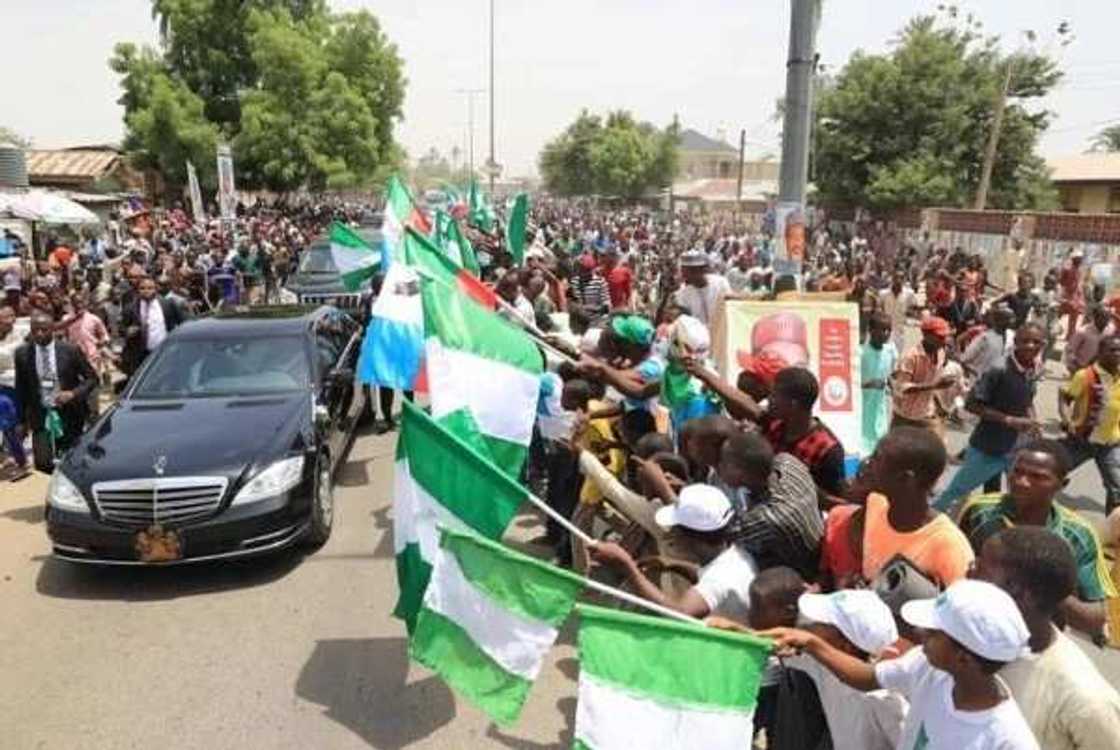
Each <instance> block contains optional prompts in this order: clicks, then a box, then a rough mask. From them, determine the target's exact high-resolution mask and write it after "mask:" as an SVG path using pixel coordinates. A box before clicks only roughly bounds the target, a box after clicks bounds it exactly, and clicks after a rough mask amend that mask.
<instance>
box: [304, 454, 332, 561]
mask: <svg viewBox="0 0 1120 750" xmlns="http://www.w3.org/2000/svg"><path fill="white" fill-rule="evenodd" d="M333 524H334V477H333V476H332V475H331V461H330V458H329V457H328V456H327V455H325V454H323V453H320V454H319V457H318V459H317V460H316V462H315V492H314V495H313V496H312V498H311V525H310V526H309V527H308V530H307V543H308V544H310V545H312V546H315V547H318V546H321V545H323V544H326V541H327V540H328V539H330V536H331V526H332V525H333Z"/></svg>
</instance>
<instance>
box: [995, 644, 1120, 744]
mask: <svg viewBox="0 0 1120 750" xmlns="http://www.w3.org/2000/svg"><path fill="white" fill-rule="evenodd" d="M999 676H1000V677H1002V678H1003V679H1004V681H1005V682H1007V686H1008V687H1010V688H1011V694H1012V695H1013V696H1015V702H1016V703H1018V704H1019V708H1020V710H1021V711H1022V712H1023V716H1025V717H1026V719H1027V723H1028V724H1029V725H1030V727H1031V730H1033V731H1034V735H1035V737H1037V738H1038V742H1039V744H1040V745H1042V746H1043V747H1044V748H1046V750H1075V749H1076V750H1112V749H1113V748H1116V747H1120V694H1118V693H1117V692H1116V688H1114V687H1113V686H1112V685H1110V684H1108V681H1107V680H1105V679H1104V677H1102V676H1101V673H1100V672H1099V671H1097V668H1096V667H1095V666H1093V663H1092V662H1091V661H1090V660H1089V657H1088V656H1086V655H1085V652H1084V651H1082V650H1081V649H1080V647H1078V645H1077V644H1076V643H1074V642H1073V641H1072V640H1070V639H1069V638H1067V637H1066V636H1065V635H1063V634H1062V633H1061V632H1059V631H1058V629H1057V628H1055V629H1054V641H1053V642H1052V643H1051V644H1050V646H1049V647H1048V648H1047V649H1046V650H1045V651H1043V652H1042V653H1040V654H1028V655H1027V656H1024V657H1023V658H1021V659H1019V660H1018V661H1014V662H1012V663H1011V664H1008V665H1007V666H1006V667H1004V668H1003V669H1001V670H1000V673H999Z"/></svg>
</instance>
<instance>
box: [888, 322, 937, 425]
mask: <svg viewBox="0 0 1120 750" xmlns="http://www.w3.org/2000/svg"><path fill="white" fill-rule="evenodd" d="M944 367H945V350H944V349H941V350H940V351H938V353H937V359H936V360H935V359H933V358H931V357H930V356H929V355H928V354H926V350H925V349H924V348H922V344H921V342H920V341H919V342H918V344H917V345H915V346H914V348H913V349H911V350H910V351H908V352H906V355H905V356H904V357H903V358H902V360H901V361H900V362H899V363H898V368H897V369H896V370H895V374H894V375H895V381H896V382H897V383H898V385H899V387H898V388H897V389H896V390H895V391H894V413H895V414H897V415H898V416H900V417H904V418H906V419H912V420H923V419H930V418H931V417H933V416H934V414H935V412H934V407H933V397H934V394H935V393H936V392H935V391H920V392H918V393H903V392H902V390H903V389H902V386H905V385H906V384H908V383H913V384H914V385H928V384H930V383H932V382H934V381H935V380H937V379H938V378H939V377H941V375H942V368H944Z"/></svg>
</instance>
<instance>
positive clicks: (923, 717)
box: [760, 580, 1039, 750]
mask: <svg viewBox="0 0 1120 750" xmlns="http://www.w3.org/2000/svg"><path fill="white" fill-rule="evenodd" d="M902 618H903V620H905V621H906V622H907V623H908V624H910V625H912V626H913V627H917V628H921V629H923V630H925V631H926V632H927V636H926V640H925V642H924V643H923V645H922V647H921V648H914V649H911V650H910V651H909V652H907V653H906V655H905V656H902V657H900V658H898V659H891V660H888V661H881V662H879V663H877V664H874V665H872V664H869V663H868V662H866V661H864V660H863V659H860V658H858V657H856V656H853V655H851V654H849V653H845V652H844V651H843V650H842V649H839V648H837V647H836V646H834V645H832V644H830V643H829V642H828V641H826V640H825V639H824V638H821V637H820V636H819V635H816V634H814V633H812V632H809V631H806V630H797V629H793V628H776V629H773V630H768V631H763V632H762V633H760V635H762V636H764V637H768V638H773V639H774V640H775V641H776V644H777V648H778V652H779V654H786V655H791V654H796V653H799V652H804V653H806V654H808V655H809V656H811V657H812V658H813V659H815V660H816V661H817V662H819V663H820V664H821V665H822V666H823V667H824V668H826V669H827V670H828V671H830V672H832V674H834V675H835V676H836V677H837V678H839V679H840V680H841V681H842V682H844V683H845V684H847V685H849V686H851V687H853V688H855V689H856V690H862V691H864V692H867V691H871V690H879V689H884V688H885V689H887V690H890V691H893V692H896V693H899V694H901V695H902V696H903V697H905V698H906V699H908V700H909V702H910V711H909V713H908V714H907V716H906V721H905V723H904V724H903V727H902V733H901V739H900V740H899V742H898V745H897V746H898V747H900V748H906V750H910V748H960V749H961V750H964V749H965V748H967V750H1032V749H1034V748H1038V747H1039V745H1038V742H1037V741H1036V740H1035V738H1034V735H1033V734H1032V732H1031V729H1030V727H1029V726H1028V724H1027V721H1026V719H1024V718H1023V714H1022V712H1021V711H1020V710H1019V707H1018V706H1017V705H1016V703H1015V700H1014V698H1012V696H1011V692H1010V690H1009V689H1008V687H1007V684H1006V683H1005V682H1004V681H1003V680H1001V679H1000V678H999V677H998V676H997V672H999V670H1000V669H1001V668H1003V667H1004V666H1005V665H1006V664H1008V663H1010V662H1013V661H1015V659H1017V658H1018V657H1019V655H1020V654H1021V653H1022V651H1023V649H1024V648H1025V647H1026V645H1027V641H1028V639H1029V638H1030V633H1029V631H1028V630H1027V625H1026V623H1025V622H1024V621H1023V617H1022V615H1020V614H1019V608H1018V607H1017V606H1016V604H1015V602H1014V601H1013V600H1012V599H1011V597H1010V596H1009V595H1008V594H1007V593H1006V592H1004V591H1003V590H1002V589H1000V588H998V587H996V586H993V585H992V584H990V583H986V582H983V581H973V580H963V581H958V582H957V583H955V584H953V585H952V586H950V587H949V588H948V589H946V590H945V592H944V593H943V594H941V595H940V596H938V597H937V598H936V599H919V600H915V601H910V602H907V603H906V604H904V605H903V607H902Z"/></svg>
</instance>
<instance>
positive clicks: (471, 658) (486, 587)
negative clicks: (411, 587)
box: [409, 528, 583, 724]
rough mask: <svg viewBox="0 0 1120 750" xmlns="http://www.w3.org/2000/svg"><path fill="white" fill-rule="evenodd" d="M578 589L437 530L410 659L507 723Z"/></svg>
mask: <svg viewBox="0 0 1120 750" xmlns="http://www.w3.org/2000/svg"><path fill="white" fill-rule="evenodd" d="M582 591H583V580H582V579H581V578H579V577H578V576H576V575H574V574H572V573H570V572H568V571H566V570H561V569H560V568H557V567H555V566H553V565H549V564H548V563H545V562H542V561H540V560H535V559H533V558H531V557H527V556H526V555H523V554H520V553H518V552H514V551H513V550H511V549H508V548H506V547H503V546H502V545H501V544H499V543H498V542H492V541H490V540H488V539H483V538H482V537H479V536H477V535H475V534H467V533H462V532H457V531H450V530H448V529H446V528H443V529H441V535H440V543H439V550H438V551H437V553H436V559H435V564H434V566H433V568H432V574H431V580H430V582H429V584H428V588H427V590H426V591H425V594H424V601H423V606H422V607H421V609H420V614H419V617H418V618H417V620H416V629H415V630H414V631H413V633H412V639H411V641H410V642H409V654H410V655H411V656H412V658H413V659H415V660H416V661H418V662H420V663H421V664H423V665H424V666H426V667H428V668H429V669H431V670H433V671H435V672H436V673H438V674H439V675H440V676H441V677H443V679H444V680H446V681H447V684H449V685H450V686H451V687H453V688H455V689H456V690H457V691H459V692H460V693H461V694H462V695H463V696H464V697H466V698H467V699H469V700H470V701H471V702H472V703H474V704H475V705H477V706H478V707H479V708H481V709H482V710H483V711H485V712H486V713H487V714H489V715H490V716H491V718H493V719H494V721H496V722H498V723H499V724H509V723H511V722H513V721H514V720H515V719H517V717H518V716H519V715H520V713H521V707H522V705H523V704H524V703H525V698H526V697H527V696H528V694H529V689H530V688H531V687H532V686H533V682H534V681H535V680H536V679H537V675H538V674H539V673H540V670H541V664H542V663H543V662H544V658H545V656H547V654H548V651H549V649H551V648H552V645H553V644H554V643H555V642H556V637H557V635H559V628H560V626H561V625H563V623H564V621H565V620H566V619H568V615H569V614H570V613H571V611H572V606H573V605H574V604H575V600H576V597H577V596H579V595H580V593H581V592H582Z"/></svg>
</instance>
